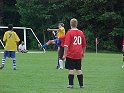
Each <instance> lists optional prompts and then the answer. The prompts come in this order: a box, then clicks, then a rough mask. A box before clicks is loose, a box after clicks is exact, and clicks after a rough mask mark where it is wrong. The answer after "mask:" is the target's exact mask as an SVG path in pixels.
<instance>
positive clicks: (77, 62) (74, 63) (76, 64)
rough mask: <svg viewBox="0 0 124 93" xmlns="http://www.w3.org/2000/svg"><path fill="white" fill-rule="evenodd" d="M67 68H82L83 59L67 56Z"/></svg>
mask: <svg viewBox="0 0 124 93" xmlns="http://www.w3.org/2000/svg"><path fill="white" fill-rule="evenodd" d="M65 68H66V69H69V70H74V69H76V70H81V59H71V58H66V62H65Z"/></svg>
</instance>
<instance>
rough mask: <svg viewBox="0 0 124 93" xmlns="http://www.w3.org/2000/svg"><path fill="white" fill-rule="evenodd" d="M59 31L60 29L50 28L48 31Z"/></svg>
mask: <svg viewBox="0 0 124 93" xmlns="http://www.w3.org/2000/svg"><path fill="white" fill-rule="evenodd" d="M59 30H60V29H49V28H48V29H47V31H56V32H57V31H59Z"/></svg>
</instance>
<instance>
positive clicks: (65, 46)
mask: <svg viewBox="0 0 124 93" xmlns="http://www.w3.org/2000/svg"><path fill="white" fill-rule="evenodd" d="M70 41H71V36H70V33H69V32H67V34H66V36H65V43H64V54H63V59H65V58H66V56H67V52H68V47H69V46H70Z"/></svg>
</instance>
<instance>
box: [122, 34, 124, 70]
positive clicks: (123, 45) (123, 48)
mask: <svg viewBox="0 0 124 93" xmlns="http://www.w3.org/2000/svg"><path fill="white" fill-rule="evenodd" d="M122 52H123V62H124V35H123V41H122ZM122 68H124V65H122Z"/></svg>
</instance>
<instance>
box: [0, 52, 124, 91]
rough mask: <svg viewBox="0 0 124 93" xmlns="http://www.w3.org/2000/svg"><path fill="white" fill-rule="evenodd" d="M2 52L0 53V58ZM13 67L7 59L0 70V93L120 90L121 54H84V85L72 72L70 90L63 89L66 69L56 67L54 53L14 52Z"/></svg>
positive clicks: (123, 73)
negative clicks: (81, 87)
mask: <svg viewBox="0 0 124 93" xmlns="http://www.w3.org/2000/svg"><path fill="white" fill-rule="evenodd" d="M2 57H3V54H0V58H2ZM16 59H17V70H16V71H14V70H13V69H12V61H11V59H7V61H6V64H5V68H4V69H2V70H0V93H124V69H122V68H121V65H122V64H123V62H122V55H121V54H111V53H98V54H95V53H86V54H85V58H84V60H83V73H84V81H85V88H84V89H80V88H79V86H78V82H77V78H76V75H75V79H74V84H75V85H74V89H67V88H66V86H67V83H68V80H67V70H65V69H63V70H56V69H55V67H56V60H57V52H46V53H45V54H21V53H17V57H16Z"/></svg>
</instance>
